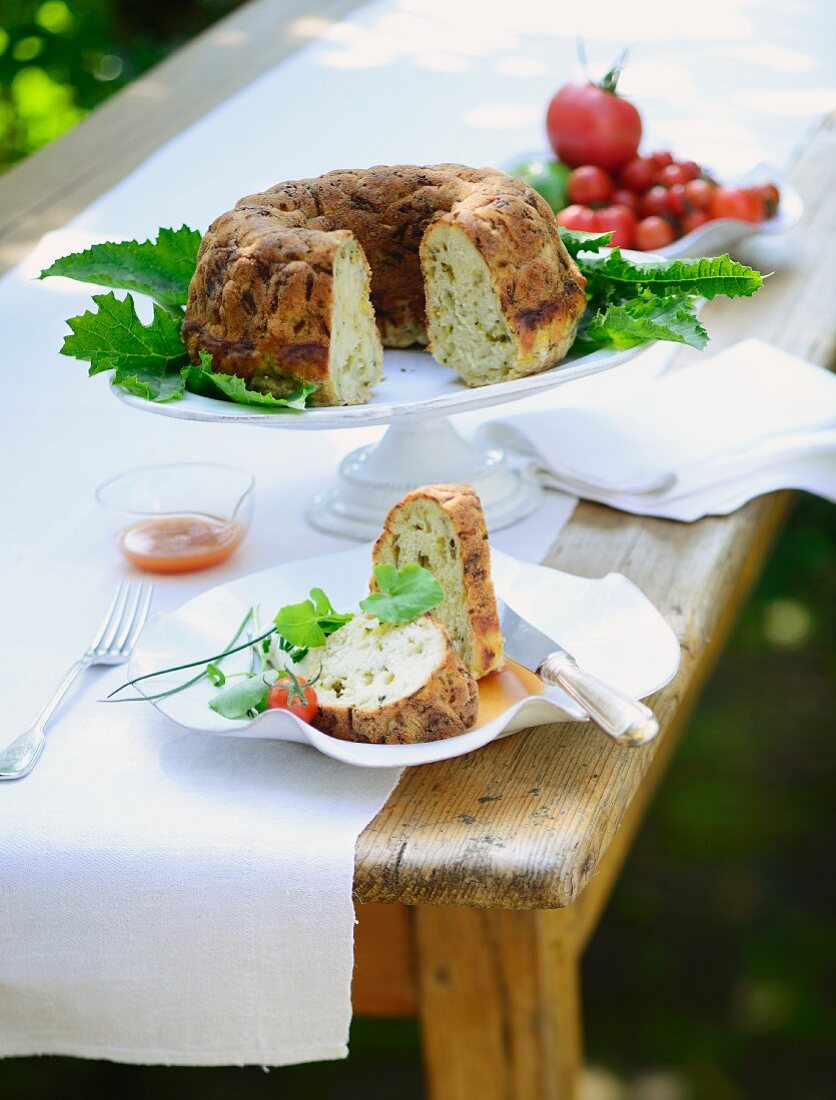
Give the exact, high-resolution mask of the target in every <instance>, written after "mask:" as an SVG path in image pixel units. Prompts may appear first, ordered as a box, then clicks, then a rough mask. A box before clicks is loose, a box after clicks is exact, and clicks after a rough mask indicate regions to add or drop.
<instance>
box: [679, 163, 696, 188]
mask: <svg viewBox="0 0 836 1100" xmlns="http://www.w3.org/2000/svg"><path fill="white" fill-rule="evenodd" d="M677 164H678V167H679V169H680V171H681V172H683V173H684V174H685V176H686V177H687V178H686V180H685V183H687V182H688V180H695V179H696V178H697V176H698V175H699V174H700V166H699V165H698V164H697V162H696V161H695V160H680V161H678V162H677Z"/></svg>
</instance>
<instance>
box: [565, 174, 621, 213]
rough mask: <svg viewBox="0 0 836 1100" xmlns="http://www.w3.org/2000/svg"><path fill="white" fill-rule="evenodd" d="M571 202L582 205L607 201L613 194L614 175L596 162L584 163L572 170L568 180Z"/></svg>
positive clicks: (567, 190) (568, 192)
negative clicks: (599, 166)
mask: <svg viewBox="0 0 836 1100" xmlns="http://www.w3.org/2000/svg"><path fill="white" fill-rule="evenodd" d="M566 194H567V195H568V197H569V200H570V202H576V203H580V204H581V205H582V206H585V205H586V204H588V203H590V202H606V201H607V199H608V198H609V197H610V195H611V194H612V176H611V175H610V174H609V172H605V171H604V169H603V168H597V167H596V166H595V165H594V164H584V165H582V166H581V167H580V168H576V169H575V170H574V172H571V173H570V175H569V178H568V179H567V181H566Z"/></svg>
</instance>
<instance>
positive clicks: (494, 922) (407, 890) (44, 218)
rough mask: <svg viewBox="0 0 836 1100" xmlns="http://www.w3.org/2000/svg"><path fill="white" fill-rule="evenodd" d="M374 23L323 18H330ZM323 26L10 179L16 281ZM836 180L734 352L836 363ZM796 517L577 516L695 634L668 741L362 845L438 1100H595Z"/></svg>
mask: <svg viewBox="0 0 836 1100" xmlns="http://www.w3.org/2000/svg"><path fill="white" fill-rule="evenodd" d="M353 6H354V5H353V3H351V2H349V0H337V2H330V3H329V2H324V3H322V4H320V5H319V6H318V9H317V17H318V18H325V19H327V18H339V17H340V16H341V15H342V14H344V13H345V12H346V11H347V10H349V9H350V8H351V7H353ZM308 15H309V8H308V5H307V4H305V3H304V2H303V0H293V2H291V3H287V2H285V3H280V2H279V0H257V2H255V3H251V4H249V5H247V6H246V7H244V8H243V9H240V10H239V11H238V12H236V13H235V14H234V15H233V16H231V17H230V18H228V19H226V20H224V21H222V22H221V23H220V24H218V25H216V26H215V27H213V28H212V29H211V30H210V31H209V32H207V33H206V34H205V35H203V36H202V37H200V38H198V39H197V40H195V41H194V42H193V43H191V44H189V45H188V46H186V47H185V48H184V49H182V50H181V51H179V52H178V53H177V54H176V55H175V56H174V57H172V58H171V59H169V60H168V61H166V62H165V63H164V64H163V65H161V66H159V67H158V68H156V69H154V70H153V71H152V72H151V73H149V74H148V75H147V76H145V77H143V78H142V79H140V80H138V81H136V82H135V83H134V84H132V85H131V86H130V87H129V88H127V89H126V90H125V91H123V92H122V93H120V94H119V95H117V96H115V97H114V98H113V99H112V100H110V101H108V102H107V103H106V104H104V105H103V106H102V107H101V108H99V110H97V111H96V112H95V113H94V114H93V115H92V116H90V117H89V118H88V119H86V120H85V121H84V122H82V123H81V124H80V125H79V126H78V127H77V128H76V129H75V130H74V131H73V132H72V133H70V134H68V135H67V136H66V137H64V138H62V139H61V140H59V141H57V142H55V143H54V144H53V145H51V146H49V147H48V148H47V149H45V150H43V151H42V152H41V153H39V154H37V155H36V156H33V157H31V158H29V159H28V160H27V161H25V162H24V163H23V164H21V165H20V166H19V167H18V168H16V169H15V170H14V171H12V172H9V173H7V174H6V175H5V176H4V177H3V178H2V179H0V270H2V269H6V268H8V267H9V266H11V265H12V264H13V263H15V262H16V261H17V260H19V259H20V258H21V257H22V256H23V255H24V254H25V253H26V251H28V249H29V248H31V247H32V246H33V245H34V244H35V243H36V241H37V239H38V238H39V237H40V236H41V235H42V234H43V233H44V232H46V231H47V230H49V229H53V228H56V227H58V226H60V225H63V224H64V223H66V222H67V221H68V220H69V219H70V218H71V217H73V216H74V215H75V214H77V213H78V212H79V211H80V210H82V209H83V208H84V207H85V206H86V205H87V204H88V203H90V202H91V201H93V199H95V198H96V197H97V195H99V194H101V193H102V192H103V191H104V190H106V189H107V188H109V187H111V186H113V185H114V184H115V183H117V182H118V181H119V180H120V179H121V178H123V177H124V176H125V175H127V174H128V173H129V172H130V171H131V170H132V169H134V168H135V167H136V166H137V165H138V164H140V163H141V162H142V161H143V160H144V159H145V158H146V157H147V156H148V155H149V154H150V153H151V152H153V151H154V149H156V148H157V147H158V146H159V145H161V144H162V143H163V142H164V141H166V140H168V139H169V138H170V137H172V136H173V135H174V134H175V133H177V132H179V131H180V130H182V129H183V128H184V127H185V126H187V125H188V124H189V123H190V122H192V121H194V120H195V119H196V118H199V117H200V116H201V115H202V114H204V113H205V112H206V111H208V110H210V109H211V108H212V107H213V106H215V105H216V104H217V103H218V102H220V101H221V100H223V99H226V98H227V97H228V96H229V95H231V94H232V93H233V92H234V91H235V90H237V88H239V87H241V86H243V85H244V84H245V83H247V82H249V81H250V80H251V79H253V78H254V77H255V76H257V75H258V74H259V73H260V72H262V71H264V70H266V69H268V68H270V67H271V66H273V65H275V64H276V63H277V62H278V61H280V60H281V59H282V58H283V57H284V56H286V55H287V54H289V53H290V52H292V50H293V49H295V48H297V47H298V46H299V45H300V44H301V43H302V42H303V41H304V37H303V35H304V33H305V31H306V29H310V27H311V22H310V20H309V19H308V20H307V22H304V18H305V17H306V16H308ZM300 19H301V20H303V22H302V23H300V22H299V20H300ZM835 165H836V125H834V121H833V119H831V120H830V121H829V122H828V123H826V124H825V125H824V126H822V128H821V129H820V130H819V131H818V132H817V133H816V134H815V135H814V136H813V138H812V139H811V140H810V141H809V143H808V144H807V145H806V147H805V148H804V150H803V151H802V153H801V155H800V157H799V159H798V162H797V163H796V165H795V167H794V169H793V173H792V175H793V179H794V182H795V184H796V186H797V187H798V188H799V190H800V191H801V193H802V195H803V197H804V201H805V203H806V214H805V222H806V235H805V252H804V257H803V265H802V266H799V267H798V268H795V269H792V268H790V269H787V270H785V271H782V272H781V273H780V274H779V275H776V276H775V277H773V278H772V279H770V280H769V281H768V283H767V285H766V287H765V289H764V290H763V291H762V292H761V293H760V294H758V295H757V296H756V297H755V298H753V299H751V300H747V301H740V302H732V303H727V302H722V301H718V302H714V303H712V304H711V305H710V306H709V307H708V308H707V309H706V312H705V321H706V324H707V325H708V328H709V329H710V331H711V335H712V347H713V348H715V349H719V348H720V347H722V346H724V345H727V344H730V343H733V342H734V341H735V340H737V339H740V337H741V336H742V335H744V334H746V335H758V336H761V337H763V338H764V339H766V340H770V341H772V342H773V343H775V344H777V345H779V346H780V347H783V348H785V349H786V350H788V351H790V352H793V353H795V354H797V355H800V356H803V357H805V358H808V359H811V360H813V361H815V362H818V363H822V364H830V363H831V361H832V359H833V352H834V344H833V326H832V320H831V317H832V307H833V302H832V297H833V288H834V269H833V241H834V240H835V239H836V196H834V195H833V193H832V191H831V189H830V187H829V180H830V179H832V176H833V171H834V166H835ZM790 503H791V495H790V494H788V493H781V494H774V495H772V496H770V497H767V498H762V499H760V500H757V501H754V502H753V503H751V504H750V505H748V506H747V507H746V508H743V509H742V510H741V511H739V512H738V513H736V514H735V515H733V516H730V517H728V518H724V519H705V520H702V521H701V522H700V523H696V524H691V525H684V524H677V523H672V522H667V521H662V520H652V519H641V518H638V517H635V516H630V515H625V514H622V513H619V512H614V511H611V510H609V509H606V508H602V507H598V506H595V505H590V504H582V505H581V506H580V507H578V509H577V510H576V512H575V514H574V516H573V518H572V520H571V522H570V524H569V525H568V527H566V528H565V529H564V531H563V532H562V533H561V535H560V538H559V540H558V541H557V542H556V544H555V545H554V546H553V548H552V549H551V551H550V553H549V554H548V556H547V557H546V563H547V564H548V565H551V566H554V567H556V568H560V569H564V570H567V571H569V572H573V573H578V574H582V575H585V576H591V577H599V576H602V575H604V574H605V573H608V572H612V571H618V572H621V573H624V574H625V575H626V576H628V577H629V578H630V579H631V580H633V581H635V583H636V584H638V585H639V586H640V588H642V590H643V591H644V592H645V593H647V595H648V596H649V597H650V598H651V599H652V600H653V601H654V602H655V604H656V606H657V607H658V608H659V609H660V610H661V612H662V614H663V615H665V616H666V617H667V618H668V620H669V621H670V622H671V623H672V624H673V626H674V628H675V629H676V631H677V633H678V635H679V638H680V641H681V645H682V666H681V668H680V671H679V673H678V675H677V677H676V679H675V680H674V681H673V683H671V684H670V685H669V686H668V687H667V688H665V689H664V690H663V691H662V692H660V693H659V694H658V695H657V696H656V697H655V698H654V699H653V700H652V702H653V706H654V707H655V709H656V712H657V714H658V715H659V717H660V720H661V723H662V732H661V734H660V736H659V738H658V739H657V741H656V742H655V743H654V744H653V745H651V746H648V747H647V748H644V749H640V750H626V749H619V748H616V747H614V746H613V745H612V744H611V742H609V741H608V740H607V739H606V738H605V737H604V736H603V735H602V734H600V733H598V732H597V731H596V730H595V729H594V728H592V727H588V726H578V725H575V724H565V725H555V726H550V727H543V728H539V729H536V730H531V731H527V732H523V733H520V734H517V735H516V736H514V737H512V738H509V739H507V740H503V741H500V742H497V743H495V744H493V745H490V746H489V747H487V748H486V749H483V750H482V751H481V752H479V753H476V754H473V755H471V756H467V757H461V758H459V759H456V760H451V761H447V762H445V763H443V764H439V765H435V766H431V767H426V768H416V769H412V770H410V771H407V772H406V773H405V775H404V777H403V779H402V781H401V783H400V785H399V786H398V788H397V789H396V791H395V792H394V794H393V795H392V797H391V798H390V800H389V802H388V803H387V805H386V806H385V807H384V808H383V810H382V811H381V813H380V814H379V815H378V816H377V818H376V819H375V820H374V821H373V822H372V823H371V824H370V825H369V826H368V828H367V829H366V830H365V832H364V833H363V834H362V835H361V837H360V838H359V841H358V844H357V853H356V874H355V893H356V898H357V912H358V916H359V920H360V923H359V926H358V931H357V953H356V955H357V958H356V975H355V986H354V1003H355V1010H356V1012H357V1013H358V1014H369V1015H375V1016H393V1015H394V1016H398V1015H400V1016H403V1015H412V1014H417V1015H418V1016H419V1017H420V1020H421V1031H422V1039H423V1046H424V1053H425V1062H426V1076H427V1082H428V1090H429V1094H430V1096H431V1097H432V1098H433V1100H470V1098H472V1097H479V1100H566V1098H571V1097H572V1096H574V1095H575V1092H576V1083H577V1078H578V1069H579V1065H580V1060H581V1027H580V979H579V963H580V959H581V956H582V953H583V949H584V946H585V944H586V943H587V941H588V940H589V937H590V936H591V934H592V932H593V931H594V929H595V926H596V924H597V921H598V919H599V917H600V915H601V913H602V911H603V908H604V906H605V904H606V901H607V897H608V895H609V892H610V890H611V888H612V885H613V883H614V881H615V878H616V876H617V874H618V872H619V870H620V868H621V866H622V864H623V863H624V860H625V858H626V856H627V853H628V852H629V850H630V845H631V842H632V840H633V837H634V836H635V834H636V831H637V829H638V828H639V825H640V824H641V820H642V817H643V815H644V812H645V809H646V807H647V804H648V802H649V800H650V798H651V796H652V794H653V791H654V789H655V787H656V785H657V784H658V782H659V780H660V779H661V777H662V775H663V773H664V771H665V768H666V766H667V763H668V761H669V759H670V757H671V754H672V752H673V750H674V747H675V745H676V740H677V737H678V735H679V732H680V730H681V729H682V728H683V726H684V724H685V722H686V721H687V718H688V715H689V713H690V711H691V708H692V707H693V705H694V703H695V701H696V699H697V697H698V695H699V691H700V689H701V687H702V685H703V683H704V682H705V679H706V677H707V676H708V674H709V672H710V670H711V668H712V665H713V663H714V661H715V659H716V658H717V656H718V654H719V653H720V652H721V650H722V647H723V644H724V641H725V639H726V636H727V634H728V632H729V630H730V628H731V626H732V624H733V622H734V619H735V616H736V614H737V611H738V609H739V608H740V606H741V604H742V602H743V601H744V600H745V598H746V596H747V594H748V592H749V590H750V588H751V586H752V584H753V583H754V581H755V580H756V578H757V576H758V574H759V572H760V569H761V566H762V564H763V561H764V559H765V557H766V555H767V554H768V552H769V548H770V546H771V544H772V542H773V539H774V538H775V535H776V533H777V532H778V530H779V529H780V527H781V524H782V523H783V521H784V519H785V517H786V515H787V511H788V508H789V506H790ZM627 1010H628V1009H627V1006H625V1011H627Z"/></svg>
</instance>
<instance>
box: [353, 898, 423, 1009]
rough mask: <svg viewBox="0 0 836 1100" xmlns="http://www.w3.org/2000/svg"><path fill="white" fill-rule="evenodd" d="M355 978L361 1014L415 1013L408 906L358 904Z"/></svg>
mask: <svg viewBox="0 0 836 1100" xmlns="http://www.w3.org/2000/svg"><path fill="white" fill-rule="evenodd" d="M354 912H355V915H356V918H357V925H356V926H355V929H354V980H353V982H352V985H351V1002H352V1007H353V1008H354V1011H355V1013H356V1014H357V1015H358V1016H414V1015H415V1013H416V1011H417V1008H418V994H417V992H416V984H415V983H416V979H415V962H414V958H413V944H412V920H411V916H412V914H411V911H410V910H409V909H407V908H406V906H404V905H374V904H371V905H355V907H354Z"/></svg>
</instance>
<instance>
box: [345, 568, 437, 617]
mask: <svg viewBox="0 0 836 1100" xmlns="http://www.w3.org/2000/svg"><path fill="white" fill-rule="evenodd" d="M374 575H375V579H376V581H377V585H378V589H379V591H377V592H372V593H370V594H369V595H368V596H366V598H365V599H364V600H361V601H360V606H361V607H362V609H363V610H364V611H367V612H368V613H369V614H370V615H374V616H375V618H377V619H380V621H381V622H382V623H410V622H412V620H413V619H417V618H419V616H421V615H424V614H426V612H427V611H432V609H433V608H434V607H437V606H438V605H439V604H440V603H441V601H442V600H443V599H444V590H443V589H442V587H441V585H440V584H439V583H438V581H437V580H436V579H435V577H434V576H433V575H432V573H431V572H430V571H429V569H424V567H423V566H421V565H416V564H415V563H412V564H410V565H405V566H404V567H403V569H396V568H395V566H394V565H388V564H382V565H376V566H375V567H374Z"/></svg>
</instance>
